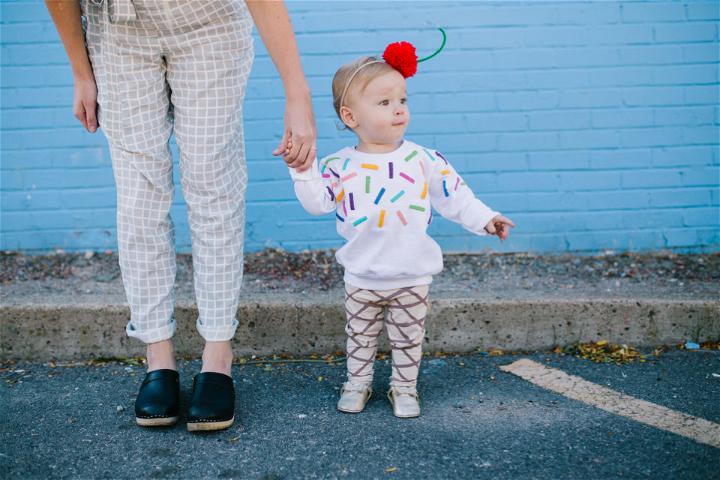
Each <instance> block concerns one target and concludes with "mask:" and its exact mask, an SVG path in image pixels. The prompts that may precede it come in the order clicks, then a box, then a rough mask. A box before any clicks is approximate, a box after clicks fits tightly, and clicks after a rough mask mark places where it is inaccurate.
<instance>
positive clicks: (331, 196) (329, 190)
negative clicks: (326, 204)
mask: <svg viewBox="0 0 720 480" xmlns="http://www.w3.org/2000/svg"><path fill="white" fill-rule="evenodd" d="M325 188H327V191H328V193H329V194H330V198H332V200H333V202H334V201H335V194H334V193H333V191H332V188H330V187H325Z"/></svg>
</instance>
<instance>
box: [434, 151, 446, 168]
mask: <svg viewBox="0 0 720 480" xmlns="http://www.w3.org/2000/svg"><path fill="white" fill-rule="evenodd" d="M435 155H437V156H438V157H440V158H442V159H443V162H445V165H450V164H449V163H448V161H447V160H445V157H443V156H442V154H441V153H440V152H438V151H437V150H435Z"/></svg>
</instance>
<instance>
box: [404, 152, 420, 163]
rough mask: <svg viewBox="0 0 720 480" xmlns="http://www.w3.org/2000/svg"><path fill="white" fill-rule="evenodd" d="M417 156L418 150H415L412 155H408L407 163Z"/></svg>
mask: <svg viewBox="0 0 720 480" xmlns="http://www.w3.org/2000/svg"><path fill="white" fill-rule="evenodd" d="M415 155H417V150H413V151H412V153H411V154H410V155H408V156H407V157H405V161H406V162H409V161H410V160H412V158H413V157H414V156H415Z"/></svg>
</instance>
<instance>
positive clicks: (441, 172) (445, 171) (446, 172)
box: [440, 169, 450, 175]
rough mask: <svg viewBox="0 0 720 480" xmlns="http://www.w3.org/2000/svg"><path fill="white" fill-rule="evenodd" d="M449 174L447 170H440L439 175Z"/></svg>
mask: <svg viewBox="0 0 720 480" xmlns="http://www.w3.org/2000/svg"><path fill="white" fill-rule="evenodd" d="M449 173H450V170H448V169H445V170H440V175H448V174H449Z"/></svg>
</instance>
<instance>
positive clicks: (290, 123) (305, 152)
mask: <svg viewBox="0 0 720 480" xmlns="http://www.w3.org/2000/svg"><path fill="white" fill-rule="evenodd" d="M316 141H317V132H316V129H315V115H314V114H313V109H312V102H311V101H310V94H309V93H308V94H307V95H301V96H298V97H288V98H287V99H286V100H285V131H284V132H283V136H282V139H281V140H280V144H279V145H278V146H277V148H276V149H275V150H273V152H272V154H273V155H275V156H278V155H282V156H283V160H285V163H287V165H288V166H289V167H290V168H294V169H297V170H298V171H299V172H302V171H305V170H307V169H308V168H310V166H311V165H312V162H313V160H315V157H316V156H317V145H316Z"/></svg>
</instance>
